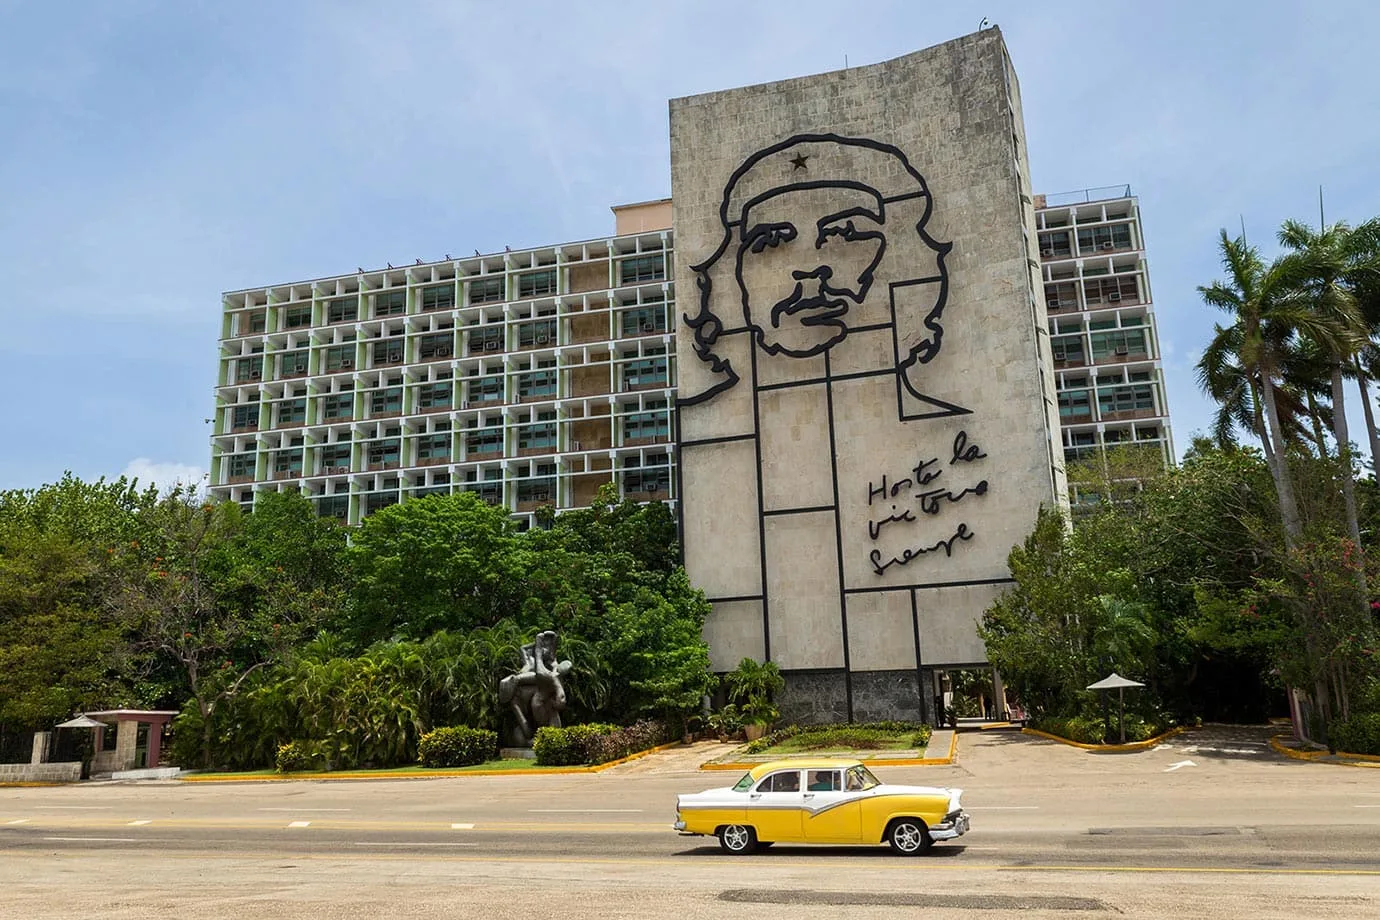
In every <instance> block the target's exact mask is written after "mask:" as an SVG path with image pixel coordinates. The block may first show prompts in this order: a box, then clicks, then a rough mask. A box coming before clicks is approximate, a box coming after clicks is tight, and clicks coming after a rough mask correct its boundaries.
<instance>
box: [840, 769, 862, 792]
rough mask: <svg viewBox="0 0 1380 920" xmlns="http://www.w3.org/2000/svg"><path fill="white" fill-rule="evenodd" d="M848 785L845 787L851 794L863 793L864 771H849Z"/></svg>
mask: <svg viewBox="0 0 1380 920" xmlns="http://www.w3.org/2000/svg"><path fill="white" fill-rule="evenodd" d="M846 782H847V785H846V786H845V787H844V788H845V789H847V791H849V792H861V791H862V790H863V788H864V786H863V776H862V770H860V769H858V768H857V767H854V768H853V769H851V770H849V771H848V778H847V781H846Z"/></svg>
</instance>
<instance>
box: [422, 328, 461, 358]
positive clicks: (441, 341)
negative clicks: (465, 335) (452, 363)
mask: <svg viewBox="0 0 1380 920" xmlns="http://www.w3.org/2000/svg"><path fill="white" fill-rule="evenodd" d="M454 348H455V334H454V333H452V332H442V333H439V334H437V335H424V336H422V337H421V338H420V339H418V340H417V358H418V360H421V361H433V360H435V359H436V358H449V357H450V356H451V352H452V351H453V350H454Z"/></svg>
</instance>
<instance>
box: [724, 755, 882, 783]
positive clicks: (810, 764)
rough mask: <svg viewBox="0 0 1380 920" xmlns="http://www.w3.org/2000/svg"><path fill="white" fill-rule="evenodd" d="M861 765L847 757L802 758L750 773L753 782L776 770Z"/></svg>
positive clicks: (764, 764)
mask: <svg viewBox="0 0 1380 920" xmlns="http://www.w3.org/2000/svg"><path fill="white" fill-rule="evenodd" d="M861 763H862V761H859V760H850V759H849V758H847V757H801V758H798V759H794V760H773V761H770V762H768V763H763V764H758V765H757V766H755V767H753V768H752V769H751V770H749V771H748V772H749V773H750V774H752V778H753V780H759V779H761V778H762V777H764V776H766V775H767V774H768V773H771V772H773V771H775V770H842V769H844V768H846V767H856V766H858V765H859V764H861Z"/></svg>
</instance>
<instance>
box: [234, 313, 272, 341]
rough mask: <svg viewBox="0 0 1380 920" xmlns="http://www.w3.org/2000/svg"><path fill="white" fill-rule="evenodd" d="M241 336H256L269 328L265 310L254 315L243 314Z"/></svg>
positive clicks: (241, 315)
mask: <svg viewBox="0 0 1380 920" xmlns="http://www.w3.org/2000/svg"><path fill="white" fill-rule="evenodd" d="M238 326H239V331H240V335H254V334H256V333H259V332H263V331H264V330H265V329H266V328H268V315H267V313H266V312H265V311H263V310H258V311H256V312H254V313H242V314H240V318H239V323H238Z"/></svg>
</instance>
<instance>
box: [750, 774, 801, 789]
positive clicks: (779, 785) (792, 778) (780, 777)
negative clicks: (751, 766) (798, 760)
mask: <svg viewBox="0 0 1380 920" xmlns="http://www.w3.org/2000/svg"><path fill="white" fill-rule="evenodd" d="M757 791H758V792H799V791H800V771H799V770H785V771H782V772H781V773H773V774H772V775H771V776H768V777H767V778H766V779H764V780H762V785H760V786H758V787H757Z"/></svg>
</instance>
